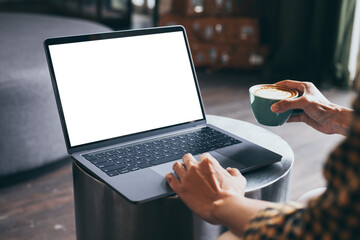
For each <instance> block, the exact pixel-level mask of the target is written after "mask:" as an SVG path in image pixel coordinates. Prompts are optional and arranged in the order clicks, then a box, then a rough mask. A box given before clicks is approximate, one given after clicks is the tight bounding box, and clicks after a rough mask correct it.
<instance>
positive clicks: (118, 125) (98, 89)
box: [49, 31, 203, 147]
mask: <svg viewBox="0 0 360 240" xmlns="http://www.w3.org/2000/svg"><path fill="white" fill-rule="evenodd" d="M49 49H50V55H51V60H52V64H53V69H54V73H55V78H56V82H57V85H58V90H59V95H60V100H61V104H62V108H63V113H64V118H65V122H66V126H67V131H68V135H69V139H70V145H71V147H74V146H78V145H82V144H86V143H92V142H96V141H101V140H106V139H111V138H115V137H119V136H125V135H129V134H133V133H139V132H142V131H147V130H152V129H157V128H161V127H167V126H171V125H175V124H180V123H186V122H191V121H196V120H200V119H203V113H202V109H201V104H200V100H199V96H198V93H197V89H196V85H195V84H196V83H195V81H194V76H193V73H192V68H191V65H190V61H189V56H188V52H187V48H186V45H185V41H184V37H183V33H182V32H180V31H179V32H170V33H160V34H152V35H143V36H132V37H124V38H116V39H106V40H95V41H85V42H77V43H66V44H57V45H51V46H49Z"/></svg>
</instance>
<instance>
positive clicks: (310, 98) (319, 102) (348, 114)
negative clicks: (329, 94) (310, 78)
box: [271, 80, 353, 135]
mask: <svg viewBox="0 0 360 240" xmlns="http://www.w3.org/2000/svg"><path fill="white" fill-rule="evenodd" d="M275 84H276V85H281V86H286V87H289V88H292V89H296V90H298V91H299V93H300V94H302V96H300V97H299V98H296V99H285V100H282V101H280V102H277V103H274V104H273V105H272V106H271V110H272V111H273V112H275V113H282V112H285V111H287V110H289V109H303V110H304V113H302V114H298V115H293V116H291V117H290V118H289V120H288V122H304V123H306V124H308V125H309V126H311V127H313V128H314V129H316V130H318V131H320V132H322V133H326V134H334V133H338V134H342V135H346V133H347V129H348V128H349V126H350V123H351V118H352V112H353V110H351V109H348V108H345V107H341V106H339V105H336V104H333V103H331V102H330V101H329V100H328V99H326V98H325V97H324V95H323V94H322V93H321V92H320V91H319V90H318V89H317V88H316V87H315V85H314V84H312V83H310V82H298V81H292V80H285V81H281V82H278V83H275Z"/></svg>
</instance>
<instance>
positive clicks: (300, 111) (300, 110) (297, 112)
mask: <svg viewBox="0 0 360 240" xmlns="http://www.w3.org/2000/svg"><path fill="white" fill-rule="evenodd" d="M302 113H304V110H302V109H294V110H293V112H292V114H291V115H293V116H294V115H299V114H302Z"/></svg>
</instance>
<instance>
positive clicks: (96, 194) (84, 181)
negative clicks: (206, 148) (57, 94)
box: [73, 115, 294, 240]
mask: <svg viewBox="0 0 360 240" xmlns="http://www.w3.org/2000/svg"><path fill="white" fill-rule="evenodd" d="M207 119H208V123H210V124H212V125H215V126H217V127H220V128H223V129H225V130H227V131H229V132H231V133H233V134H235V135H238V136H240V137H242V138H245V139H247V140H249V141H252V142H254V143H256V144H258V145H260V146H263V147H265V148H268V149H270V150H272V151H274V152H276V153H278V154H280V155H282V156H283V158H282V160H281V161H280V162H277V163H275V164H271V165H269V166H266V167H263V168H260V169H258V170H254V171H251V172H248V173H245V174H244V176H245V177H246V179H247V187H246V196H247V197H250V198H254V199H262V200H267V201H273V202H283V201H287V200H288V199H289V187H290V175H291V169H292V166H293V162H294V154H293V151H292V149H291V148H290V146H289V145H288V144H287V143H286V142H285V141H284V140H283V139H282V138H280V137H279V136H277V135H276V134H274V133H272V132H270V131H268V130H266V129H264V128H262V127H260V126H257V125H254V124H251V123H247V122H244V121H240V120H235V119H230V118H225V117H219V116H212V115H208V116H207ZM73 177H74V196H75V216H76V235H77V239H78V240H82V239H87V240H89V239H116V240H120V239H126V240H128V239H131V240H135V239H146V240H149V239H157V240H159V239H169V240H170V239H171V240H176V239H187V240H189V239H196V240H198V239H204V240H205V239H206V240H212V239H216V238H217V237H218V236H219V235H220V233H221V232H222V231H223V227H222V226H215V225H211V224H209V223H207V222H205V221H203V220H202V219H200V218H199V217H198V216H196V215H194V214H193V213H192V212H191V211H190V210H189V209H188V208H187V207H186V206H185V205H184V204H183V203H182V202H181V200H180V199H178V198H177V197H168V198H163V199H159V200H155V201H151V202H148V203H144V204H139V205H134V204H131V203H129V202H127V201H126V200H125V199H124V198H122V197H121V196H120V195H118V194H117V193H115V192H114V191H113V190H112V189H110V188H109V187H108V186H107V185H105V184H104V183H103V182H101V181H100V180H98V179H97V178H96V177H94V176H92V175H91V174H89V173H87V172H86V171H85V170H84V169H82V168H81V167H80V166H79V165H77V164H76V163H75V162H73Z"/></svg>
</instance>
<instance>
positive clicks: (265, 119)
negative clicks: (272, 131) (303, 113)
mask: <svg viewBox="0 0 360 240" xmlns="http://www.w3.org/2000/svg"><path fill="white" fill-rule="evenodd" d="M249 96H250V105H251V109H252V111H253V114H254V117H255V119H256V121H257V122H258V123H260V124H262V125H266V126H280V125H282V124H284V123H285V122H286V121H287V120H288V119H289V117H290V116H291V114H292V113H293V110H289V111H286V112H283V113H274V112H273V111H271V105H273V104H274V103H276V102H278V101H281V100H283V99H294V98H297V97H298V96H299V93H298V91H296V90H294V89H290V88H287V87H283V86H278V85H274V84H259V85H255V86H252V87H251V88H250V89H249Z"/></svg>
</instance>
